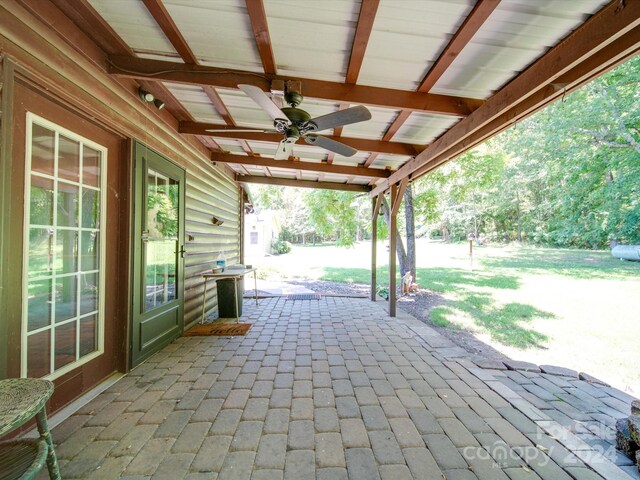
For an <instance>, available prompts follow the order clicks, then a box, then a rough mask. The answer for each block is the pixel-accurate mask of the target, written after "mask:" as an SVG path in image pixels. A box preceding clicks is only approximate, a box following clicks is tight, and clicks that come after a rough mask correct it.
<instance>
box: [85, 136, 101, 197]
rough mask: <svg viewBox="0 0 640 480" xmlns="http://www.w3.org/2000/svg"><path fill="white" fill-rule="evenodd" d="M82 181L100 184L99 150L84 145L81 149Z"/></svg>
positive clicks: (89, 183) (94, 184)
mask: <svg viewBox="0 0 640 480" xmlns="http://www.w3.org/2000/svg"><path fill="white" fill-rule="evenodd" d="M82 152H83V153H82V183H84V184H85V185H91V186H93V187H99V186H100V152H99V151H97V150H94V149H93V148H91V147H87V146H86V145H85V146H84V148H83V150H82Z"/></svg>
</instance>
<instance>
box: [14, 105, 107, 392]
mask: <svg viewBox="0 0 640 480" xmlns="http://www.w3.org/2000/svg"><path fill="white" fill-rule="evenodd" d="M34 123H35V124H37V125H40V126H42V127H45V128H48V129H50V130H53V131H55V132H56V133H57V134H58V136H59V135H61V134H62V135H64V136H65V137H68V138H69V139H72V140H76V141H79V142H81V143H82V144H83V145H86V146H88V147H91V148H93V149H94V150H97V151H99V152H100V153H101V164H100V252H99V256H100V258H99V261H98V265H99V267H98V268H99V272H100V273H99V276H98V282H99V285H98V296H99V297H98V313H97V315H96V317H97V321H98V349H97V350H96V351H95V352H92V353H90V354H88V355H85V356H83V357H82V358H80V359H78V360H76V361H74V362H72V363H70V364H68V365H65V366H64V367H62V368H60V369H58V370H55V371H54V372H53V373H50V374H49V375H46V376H44V377H42V378H44V379H47V380H53V379H55V378H58V377H60V376H62V375H64V374H65V373H68V372H70V371H71V370H74V369H76V368H78V367H80V366H82V365H84V364H85V363H87V362H90V361H91V360H93V359H95V358H97V357H99V356H100V355H102V354H104V330H105V316H104V313H105V270H106V231H107V228H106V225H107V158H108V157H107V153H108V150H107V148H106V147H103V146H102V145H99V144H97V143H95V142H93V141H91V140H89V139H88V138H85V137H83V136H81V135H78V134H77V133H74V132H72V131H70V130H67V129H66V128H63V127H61V126H59V125H56V124H55V123H53V122H50V121H49V120H46V119H44V118H42V117H40V116H38V115H35V114H33V113H31V112H27V117H26V135H25V137H26V139H25V141H26V145H25V157H26V158H25V190H24V195H23V198H24V222H23V252H22V322H21V335H20V337H21V344H20V376H21V377H26V376H27V344H28V343H27V337H28V335H27V333H28V315H27V312H28V305H29V298H28V294H29V288H28V285H29V277H28V270H29V255H28V247H29V227H30V223H29V220H30V217H31V201H30V200H31V153H32V151H31V140H32V131H33V124H34ZM56 138H57V137H56ZM55 146H56V148H55V153H54V155H55V160H54V162H55V163H56V164H57V161H58V148H57V146H58V142H57V141H56V142H55ZM81 154H82V152H81ZM36 173H37V172H36ZM43 176H47V177H50V176H48V175H43ZM51 178H53V177H51ZM71 183H73V182H71ZM89 187H90V186H89ZM55 190H56V188H55V187H54V191H55ZM80 201H81V200H80ZM55 208H56V205H54V211H55ZM79 210H81V209H80V208H79ZM79 214H80V213H79ZM81 231H82V230H81V228H80V227H78V232H81ZM78 268H79V267H78ZM54 303H55V302H54ZM52 308H55V304H54V305H53V306H52ZM78 313H79V312H78ZM82 316H83V315H79V314H78V315H76V317H82ZM51 327H53V325H51V326H50V327H49V330H50V331H51V338H50V341H51V348H50V365H51V367H50V368H54V359H55V348H53V346H54V339H55V335H54V333H55V329H54V328H51ZM77 328H78V330H77V333H76V355H78V354H79V345H78V339H79V336H80V332H79V324H78V327H77ZM38 330H46V329H38ZM38 330H36V331H38Z"/></svg>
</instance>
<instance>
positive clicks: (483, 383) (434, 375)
mask: <svg viewBox="0 0 640 480" xmlns="http://www.w3.org/2000/svg"><path fill="white" fill-rule="evenodd" d="M383 306H384V304H383V303H380V302H378V303H373V302H370V301H368V300H365V299H353V298H343V297H322V298H321V299H320V300H295V301H294V300H287V299H286V298H285V297H276V298H270V299H262V300H260V305H259V306H258V307H256V306H255V305H254V304H253V302H247V303H246V312H245V316H244V318H243V320H244V321H248V322H251V323H252V324H253V327H252V328H251V330H250V331H249V332H248V333H247V335H246V336H244V337H231V338H229V337H182V338H179V339H177V340H176V341H174V342H173V343H172V344H170V345H168V346H167V347H165V348H164V349H163V350H162V351H161V352H159V353H157V354H155V355H154V356H153V357H151V358H150V359H148V360H147V361H146V362H144V363H143V364H142V365H140V366H138V367H136V368H135V369H134V370H132V371H131V372H130V373H129V374H128V375H127V376H126V377H124V378H122V379H121V380H119V381H118V382H117V383H115V384H114V385H113V386H111V387H110V388H109V389H108V390H106V391H105V392H104V393H102V394H100V395H99V396H98V397H97V398H95V399H94V400H92V401H91V402H90V403H88V404H87V405H85V406H84V407H82V408H81V409H80V410H79V411H77V412H76V413H75V414H74V415H72V416H71V417H69V418H68V419H67V420H65V421H64V422H63V423H62V424H60V425H59V426H57V427H56V428H54V430H53V437H54V439H55V441H56V442H57V444H58V445H57V447H56V449H57V453H58V457H59V460H60V466H61V472H62V476H63V478H92V479H97V478H105V479H111V478H118V477H122V478H149V477H152V478H167V479H178V478H189V479H196V478H202V479H205V478H207V479H219V480H223V479H224V480H227V479H246V480H257V479H273V480H276V479H283V478H284V479H287V480H306V479H309V480H316V479H318V480H321V479H322V480H341V479H345V480H346V479H349V480H356V479H358V480H359V479H362V480H376V479H392V480H401V479H425V480H433V479H447V480H461V479H464V480H472V479H481V480H482V479H486V480H503V479H504V480H508V479H510V480H517V479H553V480H564V479H566V480H570V479H575V480H592V479H599V478H606V479H621V480H622V479H624V480H630V479H637V478H639V475H638V472H637V470H636V469H635V467H634V466H632V463H631V461H630V460H629V459H627V458H626V457H624V456H622V455H620V454H619V453H617V452H616V450H615V447H614V446H613V445H614V444H615V430H614V428H615V427H614V424H615V420H616V418H618V417H623V416H627V415H628V410H629V401H630V397H629V396H628V395H626V394H624V393H623V392H619V391H616V390H615V389H613V388H610V387H607V386H605V385H603V384H601V383H600V382H599V381H597V380H595V379H591V381H585V380H580V379H578V376H577V375H578V374H577V372H571V371H568V370H562V369H555V370H554V369H553V368H552V367H546V368H544V370H545V371H547V372H550V373H541V372H540V370H539V369H538V368H536V367H535V366H532V365H519V364H517V363H514V364H512V365H510V368H512V369H513V370H507V369H506V367H505V366H504V365H501V364H497V363H496V364H492V365H489V364H484V363H482V362H480V361H478V362H477V364H476V363H474V362H473V359H472V358H471V357H470V356H469V355H468V354H467V353H466V352H464V351H463V350H461V349H460V348H458V347H455V346H454V345H453V344H452V343H451V342H450V341H448V340H447V339H445V338H444V337H442V336H440V335H439V334H438V333H437V332H435V331H434V330H432V329H431V328H429V327H427V326H425V325H424V324H422V323H421V322H418V321H417V320H415V319H414V318H413V317H410V316H409V315H407V314H404V313H402V312H399V316H398V318H397V319H394V320H393V321H389V317H388V313H387V311H386V310H385V308H383ZM479 365H480V366H479ZM517 369H520V370H517ZM582 378H588V377H585V376H584V375H582Z"/></svg>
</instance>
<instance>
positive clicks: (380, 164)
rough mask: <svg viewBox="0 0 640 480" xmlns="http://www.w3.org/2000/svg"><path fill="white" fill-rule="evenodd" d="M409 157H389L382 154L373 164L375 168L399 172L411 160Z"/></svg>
mask: <svg viewBox="0 0 640 480" xmlns="http://www.w3.org/2000/svg"><path fill="white" fill-rule="evenodd" d="M410 159H411V157H410V156H408V155H387V154H380V155H378V156H377V157H376V159H375V160H374V161H373V163H372V164H371V167H373V168H386V167H391V169H392V170H397V169H398V168H400V166H401V165H402V164H404V163H405V162H407V161H408V160H410Z"/></svg>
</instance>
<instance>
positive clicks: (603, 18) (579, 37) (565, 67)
mask: <svg viewBox="0 0 640 480" xmlns="http://www.w3.org/2000/svg"><path fill="white" fill-rule="evenodd" d="M638 51H640V2H626V3H625V4H620V3H619V2H611V3H610V4H609V5H607V6H606V7H604V8H603V9H602V10H600V11H599V12H598V13H596V14H595V15H593V16H592V17H591V18H590V19H589V20H587V21H586V22H585V23H584V24H583V25H582V26H580V27H579V28H578V29H576V30H575V31H573V32H572V33H571V34H569V35H568V36H567V37H566V38H565V39H564V40H562V41H561V42H560V43H559V44H558V45H557V46H555V47H554V48H552V49H551V50H549V52H547V53H546V54H545V55H544V56H542V57H540V58H539V59H538V60H537V61H536V62H534V63H533V64H532V65H531V66H530V67H529V68H527V69H526V70H525V71H524V72H522V73H521V74H520V75H518V76H517V77H516V78H515V79H513V80H512V81H511V82H509V83H508V84H507V85H506V86H505V87H503V88H502V89H501V90H499V91H498V92H496V93H495V94H494V95H493V96H492V97H491V98H489V99H488V100H487V102H486V103H485V104H484V105H483V106H482V107H480V108H479V109H478V110H476V111H475V112H474V113H473V114H471V115H469V116H468V117H467V118H465V119H463V120H461V121H460V122H458V123H457V124H456V125H454V126H453V127H452V128H450V129H449V130H448V131H447V132H445V133H444V134H443V135H442V136H441V137H440V138H438V139H437V140H436V141H435V142H434V143H433V144H431V145H430V146H429V147H427V148H426V149H425V150H424V151H423V152H421V153H420V154H418V155H417V156H416V157H415V158H414V159H412V160H410V161H408V162H407V163H405V164H404V165H403V166H402V167H401V168H400V169H399V170H398V171H396V172H395V173H394V174H393V175H391V177H389V178H388V179H386V180H382V181H381V182H379V183H378V185H377V186H376V188H375V189H374V190H373V191H372V195H377V194H378V193H381V192H384V191H386V190H387V189H388V188H389V187H390V186H391V185H393V184H396V183H398V182H399V181H400V180H402V179H403V178H405V177H410V178H411V175H412V174H414V173H415V174H416V175H414V177H416V176H418V175H419V174H421V173H424V169H425V167H426V166H427V165H433V164H434V163H437V165H440V164H442V163H444V162H446V161H447V160H449V159H451V158H453V157H454V156H456V155H458V154H460V153H462V152H464V151H466V150H468V149H469V148H472V147H473V146H475V145H477V144H478V143H479V142H480V141H482V140H483V139H487V138H490V137H491V136H493V135H495V134H496V133H499V132H500V131H502V130H504V129H505V128H507V127H509V126H510V125H512V124H513V123H515V122H517V121H519V120H521V119H523V118H525V117H526V116H528V115H530V114H531V113H533V112H535V111H537V110H539V109H540V108H542V107H544V106H545V105H547V104H549V103H551V102H552V101H554V100H555V99H557V98H559V96H560V95H561V94H562V92H561V91H560V93H558V92H559V91H558V88H557V85H558V84H561V85H565V86H566V88H567V89H575V88H578V87H579V86H581V85H584V84H585V83H586V82H588V81H590V80H592V79H594V78H595V77H597V76H599V75H601V74H602V73H604V72H605V71H607V70H608V69H611V68H613V67H614V66H615V65H618V64H620V63H621V62H623V61H624V60H626V59H629V58H631V57H632V56H634V55H636V54H637V53H638Z"/></svg>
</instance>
